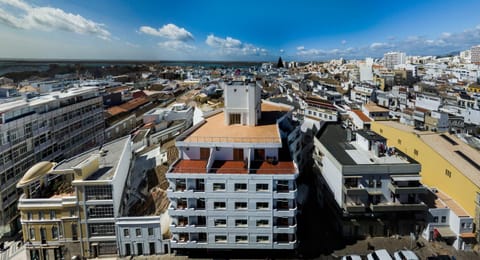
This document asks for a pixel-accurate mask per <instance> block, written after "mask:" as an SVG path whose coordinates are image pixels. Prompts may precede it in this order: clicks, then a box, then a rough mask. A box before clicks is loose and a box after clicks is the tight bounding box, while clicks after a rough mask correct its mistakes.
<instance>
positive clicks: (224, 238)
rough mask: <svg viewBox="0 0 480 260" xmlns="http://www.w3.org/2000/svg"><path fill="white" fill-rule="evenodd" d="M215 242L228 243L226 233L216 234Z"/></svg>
mask: <svg viewBox="0 0 480 260" xmlns="http://www.w3.org/2000/svg"><path fill="white" fill-rule="evenodd" d="M215 243H227V236H224V235H217V236H215Z"/></svg>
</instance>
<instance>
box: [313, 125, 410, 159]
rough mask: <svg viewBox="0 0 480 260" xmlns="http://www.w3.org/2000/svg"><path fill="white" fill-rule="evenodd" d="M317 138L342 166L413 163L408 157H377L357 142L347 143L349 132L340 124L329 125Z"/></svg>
mask: <svg viewBox="0 0 480 260" xmlns="http://www.w3.org/2000/svg"><path fill="white" fill-rule="evenodd" d="M317 138H318V140H319V141H320V142H321V143H322V144H323V145H324V146H325V148H326V149H327V150H328V151H329V152H330V153H331V154H332V155H333V157H335V159H336V160H337V161H338V162H339V163H341V164H342V165H362V164H363V165H368V164H372V165H373V164H410V163H413V162H412V161H410V160H409V159H408V157H406V156H382V157H376V156H375V155H373V153H372V152H370V151H365V150H364V149H362V148H360V147H358V146H357V144H356V143H355V141H353V142H347V130H346V129H344V128H342V127H341V126H340V125H339V124H329V123H327V124H326V125H325V126H324V127H323V128H322V130H320V131H319V132H318V134H317ZM382 138H383V137H382Z"/></svg>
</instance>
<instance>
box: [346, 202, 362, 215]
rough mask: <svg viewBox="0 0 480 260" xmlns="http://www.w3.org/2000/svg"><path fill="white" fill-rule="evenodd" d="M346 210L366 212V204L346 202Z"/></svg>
mask: <svg viewBox="0 0 480 260" xmlns="http://www.w3.org/2000/svg"><path fill="white" fill-rule="evenodd" d="M345 210H347V211H348V212H349V213H363V212H365V204H363V203H353V202H349V203H346V204H345Z"/></svg>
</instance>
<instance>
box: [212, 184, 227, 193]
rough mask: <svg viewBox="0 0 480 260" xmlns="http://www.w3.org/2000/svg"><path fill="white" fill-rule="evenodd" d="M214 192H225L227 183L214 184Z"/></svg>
mask: <svg viewBox="0 0 480 260" xmlns="http://www.w3.org/2000/svg"><path fill="white" fill-rule="evenodd" d="M213 190H214V191H221V190H225V183H214V184H213Z"/></svg>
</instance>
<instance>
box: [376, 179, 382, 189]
mask: <svg viewBox="0 0 480 260" xmlns="http://www.w3.org/2000/svg"><path fill="white" fill-rule="evenodd" d="M381 187H382V179H381V178H380V177H378V179H377V185H376V188H381Z"/></svg>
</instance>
